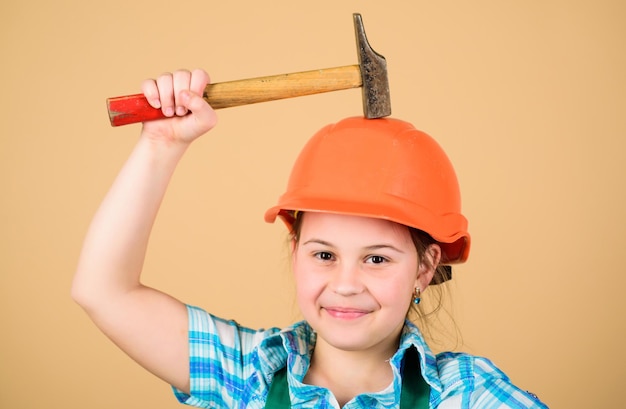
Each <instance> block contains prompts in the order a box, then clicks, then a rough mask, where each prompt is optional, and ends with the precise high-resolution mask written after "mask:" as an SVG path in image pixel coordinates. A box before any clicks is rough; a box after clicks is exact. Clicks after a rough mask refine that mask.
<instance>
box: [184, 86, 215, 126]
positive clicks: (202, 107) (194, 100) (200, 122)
mask: <svg viewBox="0 0 626 409" xmlns="http://www.w3.org/2000/svg"><path fill="white" fill-rule="evenodd" d="M180 101H181V102H182V105H183V106H184V107H185V108H187V110H189V111H190V112H191V115H188V116H187V117H186V118H184V119H185V120H186V121H185V122H187V123H188V124H189V125H188V126H191V127H193V128H194V132H193V133H197V134H198V136H199V135H201V134H203V133H205V132H207V131H209V130H210V129H211V128H213V127H214V126H215V125H216V124H217V114H216V113H215V110H214V109H213V108H211V106H210V105H209V103H208V102H206V101H205V100H204V99H203V98H202V97H201V96H200V95H198V94H196V93H195V92H192V91H189V90H184V91H181V93H180ZM186 125H187V124H186Z"/></svg>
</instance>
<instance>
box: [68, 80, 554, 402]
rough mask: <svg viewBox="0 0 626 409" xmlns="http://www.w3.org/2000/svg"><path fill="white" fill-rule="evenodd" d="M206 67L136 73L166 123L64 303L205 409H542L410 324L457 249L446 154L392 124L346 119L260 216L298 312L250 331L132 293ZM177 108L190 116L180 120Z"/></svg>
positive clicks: (134, 162)
mask: <svg viewBox="0 0 626 409" xmlns="http://www.w3.org/2000/svg"><path fill="white" fill-rule="evenodd" d="M208 81H209V78H208V75H207V74H206V73H205V72H204V71H202V70H195V71H193V72H189V71H185V70H181V71H177V72H175V73H173V74H165V75H162V76H160V77H159V78H158V79H157V80H156V81H155V80H147V81H145V82H144V83H143V85H142V90H143V93H144V94H145V96H146V98H147V99H148V101H149V102H150V104H151V105H152V106H153V107H155V108H160V109H162V110H163V113H164V114H165V115H166V116H167V117H168V118H167V119H163V120H160V121H154V122H148V123H144V124H143V128H142V131H141V137H140V139H139V141H138V142H137V145H136V147H135V149H134V150H133V152H132V153H131V155H130V158H129V159H128V161H127V162H126V164H125V165H124V167H123V169H122V170H121V172H120V174H119V176H118V177H117V179H116V181H115V182H114V184H113V186H112V187H111V189H110V191H109V193H108V194H107V196H106V198H105V199H104V201H103V203H102V205H101V206H100V209H99V210H98V212H97V213H96V215H95V217H94V219H93V221H92V224H91V226H90V228H89V232H88V234H87V237H86V238H85V242H84V246H83V250H82V253H81V257H80V260H79V264H78V268H77V272H76V275H75V278H74V282H73V288H72V295H73V298H74V299H75V300H76V301H77V302H78V303H79V304H80V305H81V306H82V307H83V308H84V309H85V310H86V311H87V313H88V314H89V316H90V317H91V318H92V319H93V321H94V322H95V324H96V325H97V326H98V327H99V328H100V329H101V330H102V331H103V332H104V333H105V334H106V335H107V336H108V337H110V338H111V339H112V340H113V341H114V342H115V343H116V344H117V345H118V346H119V347H120V348H121V349H122V350H123V351H124V352H126V353H127V354H128V355H129V356H131V357H132V358H133V359H134V360H136V361H137V362H138V363H139V364H141V365H142V366H144V367H145V368H146V369H147V370H149V371H150V372H152V373H154V374H155V375H156V376H158V377H160V378H162V379H163V380H164V381H166V382H168V383H169V384H171V385H172V386H173V388H174V391H175V394H176V396H177V398H178V399H179V400H180V401H181V402H184V403H186V404H189V405H194V406H198V407H204V408H229V409H230V408H279V407H283V408H289V407H293V408H340V407H343V408H346V409H352V408H397V407H401V408H407V407H412V408H421V407H423V408H428V407H430V408H501V407H505V408H506V407H510V408H545V407H546V406H545V405H543V404H542V403H541V402H539V401H538V400H537V399H536V398H535V397H534V396H533V395H531V394H529V393H526V392H524V391H522V390H520V389H519V388H517V387H515V386H513V385H512V384H511V383H510V381H509V379H508V378H507V377H506V375H504V374H503V373H502V372H501V371H499V370H498V369H497V368H496V367H495V366H494V365H493V364H492V363H491V362H490V361H488V360H486V359H483V358H478V357H475V356H470V355H467V354H455V353H443V354H439V355H436V356H435V355H434V354H433V353H432V352H431V351H430V350H429V348H428V346H427V345H426V343H425V341H424V339H423V337H422V335H421V334H420V331H419V329H418V328H417V327H416V326H415V325H414V324H413V323H411V322H410V321H408V320H407V319H406V316H407V313H408V311H409V308H410V306H411V305H412V304H413V305H414V304H417V303H419V301H420V297H421V294H422V293H423V292H424V291H425V290H426V288H427V287H428V286H429V285H430V284H438V283H441V282H443V281H445V280H446V279H448V278H449V274H448V273H447V272H448V270H447V269H446V267H445V266H446V265H448V264H452V263H459V262H463V261H465V260H466V259H467V256H468V253H469V245H470V237H469V234H468V233H467V221H466V220H465V218H464V217H463V216H462V215H461V213H460V196H459V189H458V184H457V180H456V176H455V174H454V170H453V169H452V166H451V164H450V162H449V161H448V159H447V157H446V155H445V153H444V152H443V151H442V150H441V148H440V147H439V146H438V145H437V144H436V142H434V140H433V139H431V138H430V137H429V136H427V135H425V134H423V133H421V132H419V131H417V130H415V129H414V128H413V127H412V126H411V125H410V124H408V123H406V122H403V121H399V120H395V119H380V120H366V119H363V118H349V119H346V120H343V121H341V122H339V123H337V124H335V125H331V126H328V127H326V128H324V129H322V130H321V131H320V132H319V133H318V134H316V135H315V136H314V137H313V138H312V139H311V140H310V141H309V143H308V144H307V145H306V146H305V148H304V149H303V151H302V153H301V154H300V156H299V158H298V160H297V161H296V163H295V165H294V168H293V171H292V174H291V177H290V180H289V185H288V187H287V191H286V193H285V194H284V195H283V196H282V197H281V198H280V200H279V203H278V205H277V206H276V207H273V208H271V209H270V210H268V211H267V213H266V215H265V219H266V221H268V222H273V221H274V220H275V219H276V218H277V217H279V218H281V219H282V220H283V221H284V222H285V223H286V225H287V226H288V228H289V229H290V232H291V239H292V240H291V246H292V261H293V270H294V271H293V272H294V276H295V282H296V294H297V300H298V305H299V307H300V309H301V312H302V314H303V316H304V318H305V320H304V321H302V322H300V323H297V324H295V325H293V326H291V327H289V328H286V329H283V330H279V329H276V328H274V329H270V330H263V331H254V330H251V329H248V328H244V327H241V326H239V325H238V324H236V323H235V322H232V321H225V320H222V319H219V318H217V317H214V316H212V315H210V314H208V313H206V312H204V311H203V310H201V309H199V308H196V307H192V306H186V305H184V304H183V303H181V302H179V301H178V300H176V299H174V298H172V297H170V296H168V295H167V294H164V293H162V292H159V291H158V290H155V289H152V288H148V287H146V286H144V285H142V284H141V282H140V274H141V270H142V264H143V260H144V256H145V251H146V247H147V243H148V237H149V235H150V230H151V227H152V225H153V223H154V220H155V218H156V214H157V211H158V209H159V205H160V203H161V200H162V198H163V196H164V194H165V191H166V188H167V185H168V182H169V180H170V177H171V176H172V173H173V172H174V169H175V167H176V165H177V163H178V161H179V160H180V159H181V157H182V156H183V154H184V153H185V151H186V149H187V148H188V147H189V145H190V144H191V142H192V141H193V140H194V139H196V138H197V137H199V136H200V135H202V134H204V133H206V132H208V131H209V130H210V129H211V128H213V127H214V126H215V124H216V115H215V113H214V111H213V110H212V109H211V107H210V106H209V105H208V104H207V103H206V102H205V101H204V100H203V99H202V98H201V95H202V92H203V90H204V88H205V86H206V84H207V83H208ZM188 113H191V114H189V115H188Z"/></svg>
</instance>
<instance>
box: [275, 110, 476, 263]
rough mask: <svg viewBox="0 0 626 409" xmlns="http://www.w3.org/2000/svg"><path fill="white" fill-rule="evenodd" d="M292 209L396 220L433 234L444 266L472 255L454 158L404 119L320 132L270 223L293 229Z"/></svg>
mask: <svg viewBox="0 0 626 409" xmlns="http://www.w3.org/2000/svg"><path fill="white" fill-rule="evenodd" d="M294 211H304V212H328V213H339V214H349V215H355V216H366V217H374V218H378V219H386V220H391V221H394V222H396V223H400V224H403V225H406V226H409V227H414V228H416V229H419V230H422V231H424V232H426V233H428V234H430V235H431V236H432V237H433V238H434V239H435V240H436V241H437V242H438V243H439V244H440V246H441V249H442V263H444V264H452V263H461V262H464V261H465V260H466V259H467V256H468V255H469V248H470V235H469V233H468V232H467V219H465V217H464V216H463V215H462V214H461V194H460V191H459V184H458V181H457V177H456V173H455V172H454V168H453V167H452V164H451V163H450V160H449V159H448V157H447V155H446V154H445V152H444V151H443V149H441V147H440V146H439V144H437V142H435V140H434V139H433V138H431V137H430V136H428V135H427V134H425V133H423V132H421V131H418V130H417V129H415V128H414V127H413V125H411V124H410V123H408V122H405V121H401V120H398V119H393V118H383V119H365V118H362V117H354V118H347V119H344V120H342V121H340V122H338V123H336V124H332V125H328V126H326V127H324V128H323V129H321V130H320V131H319V132H317V133H316V134H315V135H314V136H313V137H312V138H311V139H310V140H309V141H308V143H307V144H306V145H305V147H304V148H303V149H302V151H301V152H300V155H299V156H298V158H297V160H296V162H295V164H294V166H293V169H292V171H291V176H290V178H289V182H288V185H287V191H286V192H285V193H284V194H283V195H282V196H281V197H280V198H279V201H278V204H277V205H276V206H274V207H272V208H271V209H269V210H268V211H267V212H266V213H265V221H267V222H269V223H272V222H274V220H275V219H276V216H280V217H281V218H282V219H283V220H284V222H285V223H286V224H287V226H288V227H289V228H291V225H292V223H293V221H294Z"/></svg>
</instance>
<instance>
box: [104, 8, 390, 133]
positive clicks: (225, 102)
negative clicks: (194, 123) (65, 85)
mask: <svg viewBox="0 0 626 409" xmlns="http://www.w3.org/2000/svg"><path fill="white" fill-rule="evenodd" d="M353 18H354V30H355V34H356V45H357V53H358V57H359V64H358V65H347V66H344V67H336V68H326V69H319V70H313V71H304V72H296V73H291V74H281V75H273V76H268V77H258V78H250V79H244V80H237V81H228V82H221V83H215V84H209V85H207V86H206V88H205V90H204V93H203V95H202V97H203V98H204V100H205V101H207V102H208V103H209V104H210V105H211V106H212V107H213V109H220V108H228V107H233V106H239V105H248V104H254V103H257V102H267V101H274V100H277V99H284V98H292V97H299V96H304V95H312V94H319V93H323V92H330V91H338V90H342V89H350V88H358V87H362V91H363V114H364V116H365V117H366V118H382V117H384V116H389V115H391V104H390V100H389V81H388V78H387V62H386V61H385V57H383V56H382V55H380V54H378V53H376V52H375V51H374V50H373V49H372V47H370V45H369V43H368V42H367V37H366V36H365V29H364V28H363V21H362V19H361V15H360V14H358V13H355V14H353ZM107 109H108V111H109V119H110V121H111V125H112V126H119V125H127V124H132V123H137V122H144V121H152V120H155V119H161V118H165V115H163V112H162V111H161V110H160V109H157V108H153V107H151V106H150V104H148V100H147V99H146V98H145V97H144V95H143V94H135V95H127V96H121V97H115V98H109V99H107Z"/></svg>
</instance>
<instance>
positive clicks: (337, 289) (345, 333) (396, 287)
mask: <svg viewBox="0 0 626 409" xmlns="http://www.w3.org/2000/svg"><path fill="white" fill-rule="evenodd" d="M303 217H304V219H303V220H302V226H301V230H300V239H299V242H298V244H297V246H296V247H295V248H294V253H293V269H294V274H295V280H296V292H297V298H298V304H299V306H300V310H301V311H302V314H303V316H304V318H305V319H306V320H307V322H308V323H309V324H310V325H311V326H312V327H313V329H315V331H316V332H317V333H318V342H320V341H322V342H326V343H328V344H330V345H332V346H333V347H335V348H339V349H343V350H351V351H356V350H359V351H361V350H363V351H365V350H368V349H371V348H381V347H382V348H392V347H393V348H395V347H396V346H397V341H398V336H399V334H400V330H401V328H402V326H403V324H404V320H405V317H406V314H407V311H408V309H409V305H410V303H411V301H412V295H413V291H414V289H415V287H416V286H419V287H421V289H422V291H423V290H424V288H425V286H421V285H419V284H418V278H417V276H418V255H417V250H416V248H415V245H414V244H413V241H412V240H411V236H410V234H409V230H408V228H407V227H405V226H402V225H399V224H396V223H393V222H389V221H386V220H380V219H373V218H367V217H356V216H345V215H337V214H329V213H315V212H309V213H306V214H305V215H304V216H303ZM320 337H321V339H320Z"/></svg>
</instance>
